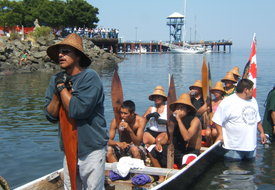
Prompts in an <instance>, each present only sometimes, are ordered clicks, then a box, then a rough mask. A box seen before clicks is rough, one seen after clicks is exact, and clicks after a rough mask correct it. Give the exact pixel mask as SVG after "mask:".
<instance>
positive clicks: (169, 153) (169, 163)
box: [167, 75, 177, 168]
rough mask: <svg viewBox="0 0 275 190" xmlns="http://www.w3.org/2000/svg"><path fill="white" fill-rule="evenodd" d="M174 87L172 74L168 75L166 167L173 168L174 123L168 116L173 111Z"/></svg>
mask: <svg viewBox="0 0 275 190" xmlns="http://www.w3.org/2000/svg"><path fill="white" fill-rule="evenodd" d="M176 99H177V95H176V88H175V83H174V77H173V75H172V76H171V77H170V84H169V90H168V97H167V124H168V126H167V128H168V135H169V143H170V144H169V145H168V150H167V168H173V165H174V145H173V133H174V125H173V124H172V122H170V118H171V117H172V114H173V112H172V111H171V110H170V108H169V107H170V104H171V103H173V102H174V101H176Z"/></svg>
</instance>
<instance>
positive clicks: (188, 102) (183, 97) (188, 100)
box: [170, 93, 197, 112]
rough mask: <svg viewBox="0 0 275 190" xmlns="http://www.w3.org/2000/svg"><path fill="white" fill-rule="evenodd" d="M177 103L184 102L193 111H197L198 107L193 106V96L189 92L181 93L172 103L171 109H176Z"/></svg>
mask: <svg viewBox="0 0 275 190" xmlns="http://www.w3.org/2000/svg"><path fill="white" fill-rule="evenodd" d="M177 104H183V105H186V106H188V107H189V108H191V111H192V112H196V111H197V110H196V108H195V107H194V106H193V104H192V103H191V98H190V95H189V94H187V93H183V94H181V95H180V97H179V99H177V100H176V101H175V102H173V103H172V104H170V109H171V110H172V111H175V108H176V105H177Z"/></svg>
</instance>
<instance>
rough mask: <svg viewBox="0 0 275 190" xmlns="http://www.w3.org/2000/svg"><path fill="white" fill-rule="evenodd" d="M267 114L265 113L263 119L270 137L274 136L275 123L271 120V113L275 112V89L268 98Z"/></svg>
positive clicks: (265, 129) (274, 137)
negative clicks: (274, 126) (274, 127)
mask: <svg viewBox="0 0 275 190" xmlns="http://www.w3.org/2000/svg"><path fill="white" fill-rule="evenodd" d="M265 104H266V105H265V113H264V119H263V128H264V131H265V133H266V134H268V135H269V136H270V137H272V135H273V125H275V123H273V122H272V118H271V112H272V111H275V88H273V89H272V90H271V91H270V92H269V93H268V96H267V98H266V102H265ZM273 139H275V136H274V135H273Z"/></svg>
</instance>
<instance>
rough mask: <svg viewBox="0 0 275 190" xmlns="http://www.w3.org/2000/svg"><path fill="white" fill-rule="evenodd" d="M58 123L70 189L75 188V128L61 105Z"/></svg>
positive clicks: (76, 159)
mask: <svg viewBox="0 0 275 190" xmlns="http://www.w3.org/2000/svg"><path fill="white" fill-rule="evenodd" d="M59 125H60V128H61V134H62V141H63V146H64V152H65V155H66V160H67V166H68V170H69V176H70V182H71V188H72V190H76V176H77V161H78V158H77V144H78V139H77V128H76V124H75V120H74V119H71V118H69V117H68V114H67V113H66V111H65V109H64V108H63V106H61V108H60V110H59Z"/></svg>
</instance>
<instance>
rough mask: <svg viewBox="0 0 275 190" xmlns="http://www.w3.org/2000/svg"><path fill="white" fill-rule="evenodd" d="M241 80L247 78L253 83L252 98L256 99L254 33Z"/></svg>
mask: <svg viewBox="0 0 275 190" xmlns="http://www.w3.org/2000/svg"><path fill="white" fill-rule="evenodd" d="M242 78H247V79H249V80H251V81H252V82H253V83H254V86H253V97H254V98H256V78H257V60H256V33H254V35H253V40H252V44H251V52H250V56H249V60H248V62H247V63H246V65H245V67H244V72H243V77H242Z"/></svg>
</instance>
